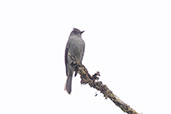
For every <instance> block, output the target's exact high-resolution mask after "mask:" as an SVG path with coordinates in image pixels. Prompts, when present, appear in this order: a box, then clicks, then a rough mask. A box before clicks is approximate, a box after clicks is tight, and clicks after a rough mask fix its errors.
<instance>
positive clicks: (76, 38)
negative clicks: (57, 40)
mask: <svg viewBox="0 0 171 114" xmlns="http://www.w3.org/2000/svg"><path fill="white" fill-rule="evenodd" d="M83 32H84V31H80V30H79V29H76V28H74V29H73V31H72V32H71V34H70V36H69V39H68V42H67V45H66V49H65V66H66V75H67V80H66V85H65V90H66V91H67V92H68V93H69V94H70V93H71V86H72V76H73V72H74V71H75V70H74V69H73V68H72V66H71V65H70V64H71V62H72V60H71V58H70V56H69V55H68V54H69V53H70V54H71V56H73V57H75V58H76V60H77V61H78V62H80V63H82V60H83V55H84V49H85V42H84V40H83V39H82V38H81V35H82V33H83ZM76 75H77V71H75V76H76Z"/></svg>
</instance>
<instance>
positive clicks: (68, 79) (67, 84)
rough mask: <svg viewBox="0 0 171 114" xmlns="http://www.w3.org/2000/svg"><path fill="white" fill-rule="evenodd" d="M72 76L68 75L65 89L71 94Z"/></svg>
mask: <svg viewBox="0 0 171 114" xmlns="http://www.w3.org/2000/svg"><path fill="white" fill-rule="evenodd" d="M71 85H72V76H68V77H67V80H66V84H65V90H66V91H67V92H68V94H71Z"/></svg>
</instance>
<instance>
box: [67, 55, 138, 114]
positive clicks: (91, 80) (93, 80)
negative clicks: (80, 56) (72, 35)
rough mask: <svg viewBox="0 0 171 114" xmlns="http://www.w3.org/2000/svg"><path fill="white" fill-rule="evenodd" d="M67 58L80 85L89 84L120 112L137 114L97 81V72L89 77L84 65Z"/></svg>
mask: <svg viewBox="0 0 171 114" xmlns="http://www.w3.org/2000/svg"><path fill="white" fill-rule="evenodd" d="M69 56H70V57H71V58H72V60H73V62H72V63H71V65H72V67H74V68H75V69H77V71H78V73H79V74H80V77H81V84H89V85H90V87H93V88H95V89H96V90H98V91H100V92H101V93H102V94H103V95H104V97H105V98H106V99H107V98H109V99H110V100H111V101H112V102H113V103H115V105H117V106H118V107H120V108H121V110H122V111H124V112H126V113H128V114H138V113H137V112H136V111H135V110H134V109H132V108H131V107H130V106H129V105H127V104H126V103H124V102H123V101H122V100H120V99H119V98H118V97H117V96H116V95H115V94H113V92H112V91H111V90H110V89H109V88H108V87H107V85H104V84H103V83H102V82H101V81H98V79H99V77H98V76H100V73H99V72H97V73H95V74H94V75H92V76H91V75H90V74H89V73H88V70H87V69H86V67H85V66H84V65H82V64H80V63H79V62H77V61H76V60H75V59H74V57H72V56H71V55H70V54H69Z"/></svg>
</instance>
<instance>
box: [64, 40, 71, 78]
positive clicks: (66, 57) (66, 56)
mask: <svg viewBox="0 0 171 114" xmlns="http://www.w3.org/2000/svg"><path fill="white" fill-rule="evenodd" d="M69 45H70V43H69V40H68V42H67V45H66V48H65V67H66V75H67V76H68V67H67V64H68V51H69Z"/></svg>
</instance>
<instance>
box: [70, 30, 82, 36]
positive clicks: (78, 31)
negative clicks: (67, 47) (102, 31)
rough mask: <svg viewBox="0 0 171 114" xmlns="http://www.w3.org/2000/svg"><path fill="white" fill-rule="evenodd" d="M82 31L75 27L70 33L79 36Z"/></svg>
mask: <svg viewBox="0 0 171 114" xmlns="http://www.w3.org/2000/svg"><path fill="white" fill-rule="evenodd" d="M83 32H84V31H80V30H79V29H77V28H73V30H72V32H71V34H72V35H79V36H81V35H82V33H83Z"/></svg>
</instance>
